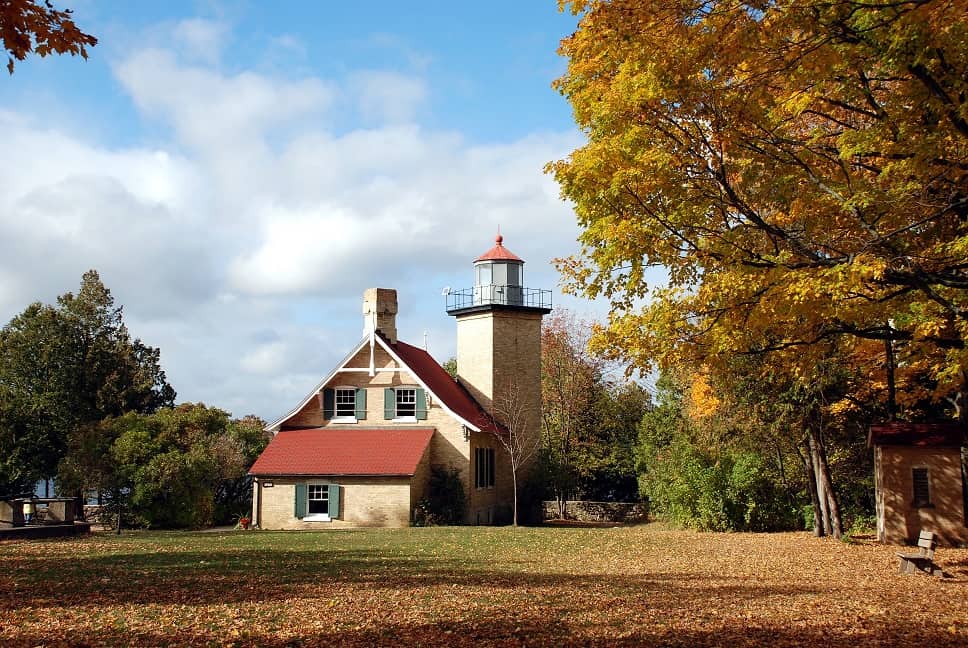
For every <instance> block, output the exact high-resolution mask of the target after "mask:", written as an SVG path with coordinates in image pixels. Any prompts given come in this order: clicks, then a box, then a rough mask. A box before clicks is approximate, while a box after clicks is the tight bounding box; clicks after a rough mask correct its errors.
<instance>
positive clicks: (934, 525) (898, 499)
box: [868, 422, 968, 546]
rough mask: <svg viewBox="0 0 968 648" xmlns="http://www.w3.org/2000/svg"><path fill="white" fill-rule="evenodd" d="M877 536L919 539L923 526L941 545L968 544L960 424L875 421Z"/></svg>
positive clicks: (901, 540)
mask: <svg viewBox="0 0 968 648" xmlns="http://www.w3.org/2000/svg"><path fill="white" fill-rule="evenodd" d="M868 442H869V445H871V446H872V447H873V448H874V489H875V502H876V508H877V539H878V540H879V541H881V542H885V543H888V544H910V543H914V542H917V539H918V534H919V533H920V532H921V530H922V529H923V530H926V531H933V532H934V533H935V534H936V535H937V536H938V538H939V540H940V542H941V543H942V544H947V545H951V546H959V545H968V526H966V520H968V495H966V491H965V474H964V467H963V464H962V458H961V452H962V447H963V446H964V443H965V433H964V430H963V428H962V426H960V425H959V424H957V423H897V422H895V423H884V424H881V425H872V426H871V429H870V436H869V438H868Z"/></svg>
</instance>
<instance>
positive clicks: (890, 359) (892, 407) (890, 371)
mask: <svg viewBox="0 0 968 648" xmlns="http://www.w3.org/2000/svg"><path fill="white" fill-rule="evenodd" d="M884 354H885V355H886V356H887V420H888V421H894V420H895V419H896V418H897V388H896V387H895V385H894V342H892V341H891V340H884Z"/></svg>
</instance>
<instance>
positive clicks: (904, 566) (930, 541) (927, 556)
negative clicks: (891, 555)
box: [897, 531, 944, 576]
mask: <svg viewBox="0 0 968 648" xmlns="http://www.w3.org/2000/svg"><path fill="white" fill-rule="evenodd" d="M937 545H938V541H937V540H936V539H935V537H934V533H932V532H931V531H922V532H921V535H919V536H918V552H917V553H902V552H898V554H897V556H898V558H900V559H901V564H900V565H899V566H898V571H899V572H900V573H902V574H914V573H916V572H919V571H921V572H924V573H925V574H933V575H935V576H944V572H943V571H942V569H941V568H940V567H938V566H937V565H936V564H935V563H934V549H935V547H936V546H937Z"/></svg>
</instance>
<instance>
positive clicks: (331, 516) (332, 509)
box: [294, 482, 341, 522]
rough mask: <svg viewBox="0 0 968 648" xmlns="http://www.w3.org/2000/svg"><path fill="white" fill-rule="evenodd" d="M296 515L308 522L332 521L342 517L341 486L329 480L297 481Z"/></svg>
mask: <svg viewBox="0 0 968 648" xmlns="http://www.w3.org/2000/svg"><path fill="white" fill-rule="evenodd" d="M295 491H296V492H295V495H296V497H295V507H294V508H295V510H294V515H295V517H296V518H298V519H300V520H304V521H306V522H331V521H332V520H336V519H339V517H340V499H341V496H340V486H339V484H333V483H329V482H297V483H296V487H295Z"/></svg>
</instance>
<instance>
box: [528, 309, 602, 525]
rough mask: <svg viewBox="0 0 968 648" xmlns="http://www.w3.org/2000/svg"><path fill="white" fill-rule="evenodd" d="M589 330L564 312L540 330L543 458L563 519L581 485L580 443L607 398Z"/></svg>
mask: <svg viewBox="0 0 968 648" xmlns="http://www.w3.org/2000/svg"><path fill="white" fill-rule="evenodd" d="M590 329H591V326H590V324H589V323H587V322H583V321H581V320H579V319H578V318H576V317H575V315H574V314H573V313H570V312H568V311H564V310H559V311H556V312H555V313H553V314H552V315H551V316H550V317H548V318H546V319H545V321H544V322H543V323H542V326H541V401H542V403H541V416H542V421H541V436H542V445H543V448H544V453H543V458H544V460H545V461H546V462H547V466H546V468H547V471H548V475H549V477H550V479H551V484H550V486H551V491H552V492H553V493H554V497H555V499H556V500H557V502H558V514H559V516H560V517H564V516H565V514H566V510H565V509H566V504H565V503H566V502H567V501H568V499H569V498H570V497H571V496H572V495H574V492H575V489H576V487H577V470H576V467H575V462H576V460H577V454H578V448H579V444H580V443H581V441H582V440H583V439H587V438H588V437H589V436H590V431H591V430H592V429H594V428H595V426H596V425H597V424H598V421H597V420H596V404H597V403H598V401H599V399H600V397H602V396H603V395H604V383H603V377H602V373H603V368H604V362H603V361H602V359H601V358H600V357H599V356H596V355H594V354H592V353H590V352H589V349H588V332H589V331H590Z"/></svg>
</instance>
